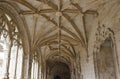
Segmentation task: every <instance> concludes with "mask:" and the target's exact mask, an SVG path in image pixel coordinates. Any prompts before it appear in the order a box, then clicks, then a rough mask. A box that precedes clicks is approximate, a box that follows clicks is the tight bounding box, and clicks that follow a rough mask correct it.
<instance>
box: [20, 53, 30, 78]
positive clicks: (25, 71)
mask: <svg viewBox="0 0 120 79" xmlns="http://www.w3.org/2000/svg"><path fill="white" fill-rule="evenodd" d="M28 68H29V54H25V53H23V62H22V75H21V79H28Z"/></svg>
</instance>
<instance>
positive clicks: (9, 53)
mask: <svg viewBox="0 0 120 79" xmlns="http://www.w3.org/2000/svg"><path fill="white" fill-rule="evenodd" d="M11 48H12V44H11V43H10V46H9V49H8V54H7V58H6V71H5V77H4V79H9V67H10V57H11Z"/></svg>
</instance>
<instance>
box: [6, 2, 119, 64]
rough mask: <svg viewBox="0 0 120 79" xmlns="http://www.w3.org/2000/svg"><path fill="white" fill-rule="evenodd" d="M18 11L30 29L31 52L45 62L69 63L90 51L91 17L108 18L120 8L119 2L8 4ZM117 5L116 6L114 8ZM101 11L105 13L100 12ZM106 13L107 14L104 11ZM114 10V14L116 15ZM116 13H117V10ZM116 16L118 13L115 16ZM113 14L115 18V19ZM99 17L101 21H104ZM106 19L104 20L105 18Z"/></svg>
mask: <svg viewBox="0 0 120 79" xmlns="http://www.w3.org/2000/svg"><path fill="white" fill-rule="evenodd" d="M8 2H10V3H13V4H14V5H15V6H16V7H19V14H20V16H22V18H23V21H24V22H25V23H26V26H27V28H28V34H29V38H30V45H31V48H34V50H38V49H39V50H40V51H41V54H42V56H43V58H46V59H50V60H56V61H59V60H58V57H59V55H60V56H61V60H62V61H64V62H69V61H70V58H73V59H74V58H75V57H76V56H77V55H76V54H77V53H76V52H79V50H80V49H81V48H85V49H87V46H88V39H89V33H90V31H91V28H92V25H91V24H92V20H93V17H92V16H87V14H88V15H96V16H97V15H98V14H101V16H102V15H107V12H105V11H109V10H110V9H111V8H110V7H108V8H106V6H107V5H108V4H109V5H113V6H111V7H113V8H112V10H113V9H114V8H116V7H117V6H118V7H120V6H119V4H118V2H119V0H8ZM114 4H117V5H115V6H114ZM101 8H102V9H101ZM104 10H105V11H104ZM112 10H111V12H113V11H112ZM116 11H117V10H116ZM114 14H115V13H114ZM114 14H113V15H114ZM101 16H100V17H101ZM102 18H105V16H102V17H101V18H100V20H101V19H102Z"/></svg>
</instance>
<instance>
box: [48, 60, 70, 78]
mask: <svg viewBox="0 0 120 79" xmlns="http://www.w3.org/2000/svg"><path fill="white" fill-rule="evenodd" d="M47 66H48V68H47V69H48V70H49V71H48V70H47V71H48V72H47V79H70V69H69V66H68V65H67V64H65V63H62V62H54V63H51V64H49V65H47Z"/></svg>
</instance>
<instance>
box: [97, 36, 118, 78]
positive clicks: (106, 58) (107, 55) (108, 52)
mask: <svg viewBox="0 0 120 79" xmlns="http://www.w3.org/2000/svg"><path fill="white" fill-rule="evenodd" d="M114 53H115V52H114V47H113V42H112V39H111V37H109V38H107V39H106V40H105V41H104V43H103V44H102V45H101V46H100V52H97V54H96V60H97V61H96V63H97V73H98V79H116V70H115V57H114V55H115V54H114Z"/></svg>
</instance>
